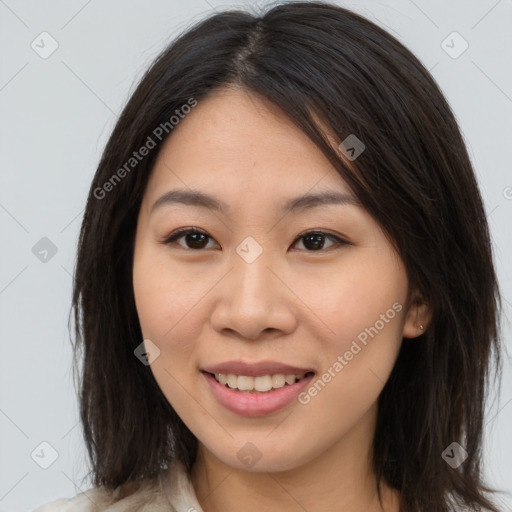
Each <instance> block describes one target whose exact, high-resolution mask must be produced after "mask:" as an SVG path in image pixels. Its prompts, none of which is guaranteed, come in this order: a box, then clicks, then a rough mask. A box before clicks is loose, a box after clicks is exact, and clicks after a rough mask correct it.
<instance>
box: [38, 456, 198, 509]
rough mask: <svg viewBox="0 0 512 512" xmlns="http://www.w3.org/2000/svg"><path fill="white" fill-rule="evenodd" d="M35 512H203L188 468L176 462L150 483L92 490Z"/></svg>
mask: <svg viewBox="0 0 512 512" xmlns="http://www.w3.org/2000/svg"><path fill="white" fill-rule="evenodd" d="M33 512H203V509H202V508H201V506H200V505H199V502H198V501H197V497H196V494H195V491H194V488H193V486H192V482H191V481H190V478H189V476H188V474H187V472H186V470H185V467H184V466H183V464H181V462H179V461H178V460H173V461H172V462H171V464H170V465H169V468H168V469H166V470H165V471H162V473H160V474H159V475H158V476H157V477H155V478H153V479H151V480H144V481H139V482H130V483H128V484H125V485H123V486H120V487H118V488H117V489H116V490H114V491H111V490H107V489H106V488H104V487H92V488H90V489H88V490H86V491H84V492H81V493H80V494H77V495H76V496H74V497H73V498H71V499H66V498H61V499H58V500H55V501H51V502H49V503H46V504H45V505H43V506H41V507H39V508H37V509H35V510H34V511H33Z"/></svg>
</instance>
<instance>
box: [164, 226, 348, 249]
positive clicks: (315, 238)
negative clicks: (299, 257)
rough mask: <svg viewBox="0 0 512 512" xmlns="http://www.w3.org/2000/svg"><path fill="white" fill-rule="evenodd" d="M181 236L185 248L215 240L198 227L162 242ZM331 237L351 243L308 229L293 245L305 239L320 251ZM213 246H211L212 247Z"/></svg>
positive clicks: (204, 245) (339, 242)
mask: <svg viewBox="0 0 512 512" xmlns="http://www.w3.org/2000/svg"><path fill="white" fill-rule="evenodd" d="M181 238H183V239H184V241H185V245H183V244H180V243H178V245H180V246H181V247H183V248H185V249H194V250H197V249H205V248H207V245H208V240H209V239H210V240H213V238H212V237H211V236H210V235H208V234H207V233H205V232H203V231H200V230H198V229H197V228H180V229H178V230H176V231H175V232H174V233H172V234H171V235H170V236H169V237H168V238H166V239H165V240H164V241H163V242H162V243H163V244H165V245H170V244H172V243H173V242H177V240H180V239H181ZM326 239H330V240H331V241H334V243H333V244H332V245H331V246H329V247H332V246H333V245H349V244H350V243H349V242H347V241H346V240H343V239H342V238H341V237H339V236H336V235H333V234H331V233H328V232H326V231H318V230H316V231H307V232H305V233H302V234H300V235H299V236H298V237H297V238H296V239H295V240H294V242H293V244H292V245H295V244H296V243H297V242H299V241H301V240H304V241H305V243H304V242H303V246H304V247H306V250H307V252H318V251H320V250H322V249H325V240H326ZM210 248H211V247H210Z"/></svg>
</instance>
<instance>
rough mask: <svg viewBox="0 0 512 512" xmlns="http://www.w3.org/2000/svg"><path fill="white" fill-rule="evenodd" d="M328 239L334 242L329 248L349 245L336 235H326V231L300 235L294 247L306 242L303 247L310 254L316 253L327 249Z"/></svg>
mask: <svg viewBox="0 0 512 512" xmlns="http://www.w3.org/2000/svg"><path fill="white" fill-rule="evenodd" d="M326 239H330V240H334V243H333V244H331V245H330V246H329V247H332V246H335V245H340V244H347V243H348V242H346V241H345V240H343V239H342V238H340V237H337V236H335V235H331V234H330V233H326V232H324V231H308V232H307V233H304V234H302V235H300V236H299V237H298V238H297V239H296V240H295V242H294V243H293V245H295V244H296V243H297V242H298V241H300V240H304V242H303V246H304V247H305V248H306V249H307V250H308V252H316V251H321V250H322V249H325V240H326Z"/></svg>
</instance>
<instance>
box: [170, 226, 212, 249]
mask: <svg viewBox="0 0 512 512" xmlns="http://www.w3.org/2000/svg"><path fill="white" fill-rule="evenodd" d="M180 238H184V239H185V242H186V243H187V244H191V246H190V247H188V246H187V245H185V246H183V245H182V244H178V245H181V246H182V247H184V248H185V249H204V248H205V246H206V245H207V244H206V241H207V239H209V238H210V239H212V240H213V238H211V237H210V236H209V235H207V234H206V233H204V232H203V231H200V230H198V229H196V228H180V229H178V230H176V231H175V232H174V233H172V234H171V235H170V236H169V237H168V238H166V239H165V240H164V242H163V243H164V244H165V245H169V244H171V243H172V242H174V241H176V240H179V239H180Z"/></svg>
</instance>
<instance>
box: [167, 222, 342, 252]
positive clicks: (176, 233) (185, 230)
mask: <svg viewBox="0 0 512 512" xmlns="http://www.w3.org/2000/svg"><path fill="white" fill-rule="evenodd" d="M188 234H192V235H193V234H200V235H205V236H206V237H207V238H209V239H210V240H213V238H212V237H211V236H210V235H208V234H207V233H205V232H204V231H201V230H199V229H197V228H180V229H177V230H176V231H174V233H171V235H169V236H168V237H167V238H166V239H165V240H163V241H162V243H163V244H164V245H170V244H171V243H172V242H175V241H176V240H179V239H180V238H182V237H184V236H185V235H188ZM309 235H324V236H325V237H326V238H329V239H331V240H334V241H335V242H336V243H335V245H333V246H331V247H329V248H328V249H332V248H333V247H336V245H338V246H340V245H352V244H351V243H350V242H347V241H346V240H344V239H343V238H340V237H339V236H336V235H333V234H331V233H329V232H327V231H322V230H310V231H306V232H304V233H301V234H300V235H299V236H298V237H297V238H295V240H294V241H293V243H292V245H295V244H296V243H297V242H298V241H299V240H301V239H302V238H305V237H307V236H309ZM178 245H179V244H178ZM180 247H182V248H183V249H187V250H190V251H196V252H199V251H202V250H204V249H203V248H199V249H191V248H189V247H183V246H180ZM328 249H318V250H316V251H315V250H307V249H305V250H306V252H321V251H325V250H328Z"/></svg>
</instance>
